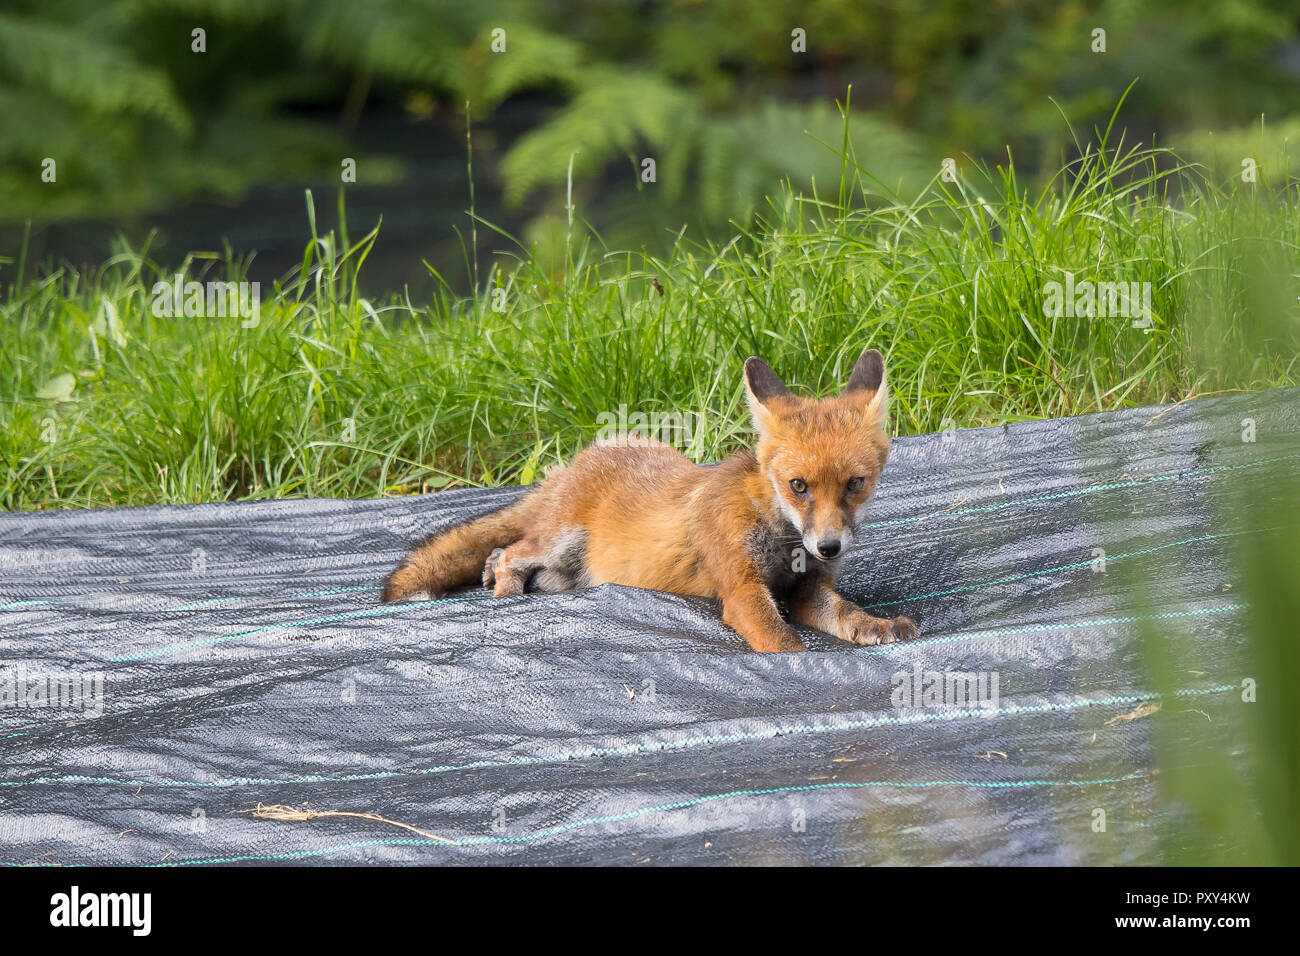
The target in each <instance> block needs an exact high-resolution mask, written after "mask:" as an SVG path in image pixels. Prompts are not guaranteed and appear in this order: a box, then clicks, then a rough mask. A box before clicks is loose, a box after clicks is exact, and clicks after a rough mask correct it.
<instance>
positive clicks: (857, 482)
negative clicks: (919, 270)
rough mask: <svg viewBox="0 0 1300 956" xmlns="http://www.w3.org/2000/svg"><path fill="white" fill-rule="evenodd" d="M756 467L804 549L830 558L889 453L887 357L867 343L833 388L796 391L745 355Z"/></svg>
mask: <svg viewBox="0 0 1300 956" xmlns="http://www.w3.org/2000/svg"><path fill="white" fill-rule="evenodd" d="M745 395H746V397H747V398H748V399H749V411H750V414H751V416H752V417H753V420H754V428H755V429H756V430H757V431H758V447H757V449H756V453H757V456H758V467H759V471H760V472H761V473H762V475H763V477H764V478H765V479H766V480H767V481H768V483H769V484H770V485H771V488H772V492H773V494H774V495H775V498H774V500H775V502H776V506H777V508H779V509H780V511H781V513H782V514H784V515H785V517H787V518H788V519H789V520H790V521H791V522H792V523H793V524H794V526H795V528H796V529H798V531H799V534H800V535H801V536H802V538H803V545H804V548H805V549H806V550H807V551H808V553H809V554H811V555H813V556H814V557H816V558H818V559H820V560H822V561H829V560H831V559H833V558H835V557H837V556H839V555H840V554H841V553H842V552H843V551H844V550H845V549H847V548H848V546H849V545H850V544H851V543H852V541H853V532H854V529H855V528H856V527H857V526H858V525H859V524H860V523H861V522H862V520H863V519H864V518H865V516H866V510H867V499H868V498H870V497H871V492H872V490H873V489H874V488H875V486H876V479H877V478H879V477H880V471H881V469H882V468H884V467H885V459H886V457H888V455H889V436H888V435H886V434H885V414H886V406H887V405H888V402H889V389H888V386H887V385H886V384H885V360H884V359H883V358H882V357H881V355H880V353H879V352H877V351H876V350H875V349H867V350H866V351H865V352H863V353H862V355H861V357H860V358H859V359H858V362H857V364H856V365H855V366H854V367H853V373H852V374H851V375H850V376H849V380H848V383H847V384H846V385H845V386H844V390H843V391H842V392H840V394H839V395H834V396H831V397H829V398H823V399H815V398H803V397H801V396H798V395H795V394H794V393H792V392H791V391H790V390H789V389H788V388H786V387H785V383H784V382H782V381H781V379H780V378H778V377H777V374H776V373H775V372H773V371H772V369H771V367H770V366H769V365H768V364H767V363H766V362H764V361H763V360H762V359H760V358H750V359H747V360H746V361H745Z"/></svg>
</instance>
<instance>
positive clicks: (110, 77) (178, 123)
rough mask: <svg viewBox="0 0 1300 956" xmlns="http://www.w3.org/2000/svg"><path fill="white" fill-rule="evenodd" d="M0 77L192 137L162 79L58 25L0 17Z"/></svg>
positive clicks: (182, 112) (106, 46)
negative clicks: (160, 124) (153, 119)
mask: <svg viewBox="0 0 1300 956" xmlns="http://www.w3.org/2000/svg"><path fill="white" fill-rule="evenodd" d="M0 75H4V76H8V77H9V78H11V79H12V80H13V81H15V82H16V83H17V84H18V85H20V86H24V87H29V88H32V89H36V90H40V91H44V92H46V93H48V94H49V95H50V96H52V97H54V98H56V99H59V100H62V101H64V102H66V103H69V104H72V105H74V106H79V107H82V108H85V109H90V110H93V111H95V112H97V113H101V114H112V113H124V114H127V115H137V116H153V117H156V118H157V119H160V120H162V121H163V122H165V123H167V124H168V125H169V126H171V127H172V129H174V130H176V131H177V132H178V133H181V134H183V135H188V133H189V132H190V128H191V122H190V117H189V114H188V113H187V112H186V111H185V108H184V106H182V105H181V102H180V100H179V99H177V97H176V95H175V93H174V92H173V90H172V85H171V83H170V81H169V80H168V79H167V76H166V75H165V74H163V73H162V72H160V71H158V70H155V69H152V68H150V67H147V66H143V65H141V64H139V63H136V62H134V61H133V60H132V59H131V56H130V54H129V53H126V52H125V51H123V50H120V49H117V48H116V47H113V46H111V45H109V44H106V43H102V42H100V41H98V40H94V39H91V38H90V37H89V36H87V35H85V34H83V33H80V32H77V31H76V30H74V29H70V28H68V27H64V26H62V25H56V24H53V23H50V22H48V21H45V20H39V21H38V20H28V19H23V18H20V17H15V16H11V15H9V14H0Z"/></svg>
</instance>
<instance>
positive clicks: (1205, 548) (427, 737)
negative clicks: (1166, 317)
mask: <svg viewBox="0 0 1300 956" xmlns="http://www.w3.org/2000/svg"><path fill="white" fill-rule="evenodd" d="M1251 439H1253V440H1251ZM1298 462H1300V390H1294V389H1292V390H1284V391H1274V392H1265V393H1258V394H1248V395H1233V396H1225V397H1216V398H1207V399H1201V400H1197V401H1193V402H1188V403H1185V404H1182V405H1179V406H1174V407H1170V408H1165V409H1150V408H1142V409H1131V410H1126V411H1121V412H1115V413H1105V414H1097V415H1089V416H1084V417H1078V418H1067V419H1057V420H1051V421H1043V422H1034V423H1026V424H1012V425H1009V426H1006V427H995V428H981V429H973V430H962V431H952V432H948V433H940V434H936V435H925V436H919V437H912V438H901V439H897V440H896V441H895V442H894V445H893V451H892V453H891V456H890V460H889V464H888V466H887V467H886V469H885V472H884V475H883V478H882V480H881V483H880V486H879V489H878V492H877V494H876V497H875V499H874V505H873V508H872V513H871V516H870V519H869V522H868V524H867V525H866V526H865V527H864V528H863V529H862V530H861V531H860V534H859V538H858V543H857V545H856V546H855V548H854V549H853V551H852V552H851V553H850V555H849V557H848V558H847V559H846V562H845V572H844V575H843V577H842V579H841V582H840V587H841V591H842V592H843V593H845V594H846V595H847V596H848V597H850V598H851V599H853V600H855V601H857V602H859V603H861V604H863V605H866V606H869V607H871V608H874V609H875V610H876V611H877V612H878V613H881V614H889V615H893V614H908V615H911V616H913V617H915V618H916V619H917V620H918V621H919V622H920V625H921V637H920V638H919V639H917V640H916V641H913V642H910V643H906V644H895V645H889V646H883V647H876V648H857V647H853V646H850V645H846V644H842V643H840V642H838V641H836V640H834V639H832V638H829V637H826V636H824V635H817V634H814V633H812V632H806V631H805V632H804V638H805V641H806V643H808V645H809V646H810V648H811V649H812V652H811V653H807V654H770V655H764V654H757V653H754V652H752V651H750V650H749V649H748V647H747V646H746V645H745V644H744V642H743V641H741V639H740V638H739V637H738V636H737V635H735V634H734V633H732V632H731V631H729V630H728V629H727V628H726V627H725V626H724V625H723V624H722V622H721V620H720V612H719V607H718V606H717V605H716V604H715V603H712V602H710V601H705V600H699V599H691V598H683V597H676V596H673V595H669V594H661V593H656V592H649V591H639V590H635V589H631V588H623V587H610V586H606V587H599V588H595V589H591V590H585V591H578V592H573V593H568V594H559V595H525V596H522V597H517V598H506V599H494V598H490V597H488V596H487V595H486V593H485V592H482V591H478V590H474V591H467V592H465V593H463V594H458V595H455V596H452V597H450V598H447V599H444V600H441V601H434V602H423V603H411V604H399V605H384V604H381V603H380V602H379V586H380V584H381V582H382V580H383V578H384V576H385V575H386V574H387V572H388V571H389V570H391V568H392V567H393V566H394V565H395V564H396V562H397V561H398V560H399V558H401V556H402V555H403V553H404V551H405V550H406V547H407V546H408V544H409V543H410V542H411V541H412V540H413V539H416V538H418V537H422V536H423V535H425V534H428V533H430V532H432V531H435V530H437V529H439V528H443V527H446V526H447V525H450V524H452V523H455V522H459V521H462V520H464V519H466V518H468V517H471V516H474V515H477V514H479V513H482V512H484V511H487V510H490V509H493V508H496V507H499V506H501V505H503V504H505V503H506V502H509V501H510V500H512V499H513V498H514V497H515V496H516V495H517V494H519V490H518V489H514V488H503V489H495V490H468V491H453V492H444V493H438V494H430V495H423V496H416V497H409V498H400V499H388V500H367V501H346V500H293V501H266V502H255V503H244V504H214V505H199V506H187V507H148V508H123V509H108V510H101V511H82V512H78V511H67V512H53V513H11V514H5V515H0V701H2V702H3V707H0V757H2V759H0V764H2V772H0V861H3V862H4V863H6V864H10V865H15V866H21V865H27V864H45V865H69V864H144V865H164V866H173V865H181V866H193V865H203V864H220V863H242V864H253V863H304V864H340V863H346V864H357V863H366V862H370V863H421V864H423V863H428V864H433V863H438V864H442V863H456V864H488V863H519V864H551V863H583V864H592V863H602V864H637V863H641V864H649V865H654V864H684V863H709V862H719V863H724V862H725V863H737V864H741V863H743V864H761V863H791V864H798V863H847V864H857V863H948V864H960V863H979V864H1007V863H1014V864H1039V863H1061V864H1066V863H1071V864H1072V863H1081V864H1138V863H1159V862H1161V861H1162V860H1166V859H1168V858H1169V855H1170V854H1171V853H1172V852H1173V851H1176V850H1177V848H1178V847H1179V845H1180V841H1181V840H1182V834H1183V830H1182V823H1181V822H1180V818H1179V816H1178V814H1177V813H1176V812H1174V811H1173V810H1172V809H1171V808H1170V805H1169V803H1168V801H1166V800H1164V799H1162V798H1161V796H1160V791H1159V786H1160V781H1159V779H1158V777H1157V776H1155V775H1153V771H1154V770H1155V768H1156V756H1155V752H1154V750H1153V746H1152V736H1153V726H1154V720H1152V719H1148V717H1147V714H1149V712H1150V711H1151V709H1152V706H1153V705H1154V704H1156V703H1161V704H1162V705H1163V711H1164V712H1165V713H1163V714H1162V717H1161V719H1166V718H1167V719H1168V720H1169V724H1170V727H1171V728H1172V731H1171V732H1172V733H1174V734H1175V735H1176V736H1177V738H1178V739H1179V741H1181V743H1183V744H1186V745H1189V746H1190V747H1191V749H1193V750H1196V749H1201V750H1214V751H1216V752H1218V751H1222V752H1224V753H1228V752H1234V753H1235V754H1236V756H1235V757H1234V758H1233V759H1237V760H1239V761H1241V766H1239V767H1238V766H1224V767H1222V768H1221V772H1222V773H1225V774H1233V773H1238V772H1243V769H1244V768H1245V767H1246V766H1247V763H1248V761H1249V758H1250V754H1249V753H1246V752H1243V747H1242V746H1241V745H1239V742H1240V741H1241V740H1245V739H1246V738H1245V736H1244V735H1243V734H1242V721H1243V717H1242V710H1243V707H1244V706H1246V705H1244V704H1243V703H1242V690H1241V682H1242V680H1243V677H1246V676H1248V674H1249V671H1248V670H1246V668H1247V663H1246V655H1247V651H1248V635H1247V633H1246V629H1245V624H1244V620H1245V618H1244V614H1243V603H1242V602H1243V597H1242V595H1241V593H1240V590H1241V589H1240V587H1237V586H1235V585H1236V584H1237V582H1236V580H1235V577H1234V573H1233V570H1232V565H1231V555H1232V549H1233V547H1234V546H1235V543H1236V542H1237V541H1239V540H1240V538H1241V536H1243V535H1249V534H1267V533H1275V532H1271V531H1269V530H1268V529H1261V528H1253V527H1246V526H1245V524H1244V523H1243V522H1242V521H1241V520H1238V518H1239V517H1240V515H1239V514H1238V512H1239V511H1240V504H1239V502H1240V497H1239V493H1240V490H1241V487H1242V484H1243V482H1244V481H1245V480H1246V479H1248V478H1249V481H1250V483H1251V485H1252V487H1255V488H1258V489H1263V490H1262V491H1260V492H1258V493H1259V494H1267V489H1268V488H1269V487H1270V485H1272V484H1275V483H1276V482H1275V479H1278V478H1279V477H1281V476H1282V475H1284V474H1287V473H1290V472H1293V471H1294V469H1295V468H1296V467H1297V463H1298ZM1234 509H1236V511H1234ZM700 533H702V534H708V533H710V532H709V529H700ZM1143 628H1147V629H1148V632H1150V629H1154V632H1155V633H1157V634H1159V635H1162V636H1164V637H1168V638H1169V639H1171V640H1172V639H1173V637H1174V636H1177V637H1178V638H1179V640H1181V641H1183V642H1185V643H1184V644H1183V646H1191V647H1193V648H1195V651H1196V653H1195V662H1194V663H1193V662H1188V663H1187V666H1186V667H1179V668H1178V669H1177V673H1178V676H1179V679H1180V681H1181V686H1179V687H1178V688H1177V691H1176V693H1173V694H1170V693H1166V694H1165V695H1164V697H1160V696H1159V695H1158V694H1157V692H1156V690H1155V688H1154V687H1153V685H1152V682H1151V679H1150V677H1149V676H1148V675H1147V674H1146V673H1145V670H1144V666H1143V657H1142V654H1141V646H1140V645H1141V637H1140V634H1141V633H1143ZM1186 642H1190V644H1189V643H1186ZM936 672H937V673H939V674H942V675H944V680H943V682H942V687H939V685H937V684H936V683H935V681H934V680H933V679H932V677H933V673H936ZM953 675H958V676H956V677H954V676H953ZM959 675H970V676H971V682H970V683H969V684H966V683H965V678H962V677H960V676H959ZM981 677H982V678H983V683H980V682H979V680H980V678H981ZM995 680H996V683H994V681H995ZM927 688H928V690H929V691H930V692H931V693H930V696H929V697H927V696H926V695H925V693H924V691H925V690H926V689H927ZM963 689H964V690H967V691H970V692H972V696H973V699H970V698H967V699H965V700H962V699H959V697H958V692H960V691H962V690H963ZM914 691H915V694H913V692H914ZM1170 698H1172V699H1170ZM900 705H902V706H900ZM1184 749H1187V748H1184ZM259 804H261V805H263V806H264V807H265V806H274V805H281V806H282V807H292V808H295V809H297V810H299V811H309V813H299V814H292V813H290V814H289V816H290V817H296V818H292V819H275V818H268V817H266V816H259V815H257V814H255V813H252V812H249V811H251V810H254V809H255V808H257V807H258V806H259ZM1098 810H1101V811H1103V812H1104V814H1105V824H1106V825H1105V828H1104V830H1103V829H1101V828H1099V826H1098V819H1099V816H1098V813H1097V811H1098ZM315 813H323V814H324V815H320V816H312V815H310V814H315ZM338 814H344V815H338ZM347 814H364V815H368V816H352V815H347ZM304 817H306V818H304ZM380 818H382V819H380ZM399 824H400V825H399Z"/></svg>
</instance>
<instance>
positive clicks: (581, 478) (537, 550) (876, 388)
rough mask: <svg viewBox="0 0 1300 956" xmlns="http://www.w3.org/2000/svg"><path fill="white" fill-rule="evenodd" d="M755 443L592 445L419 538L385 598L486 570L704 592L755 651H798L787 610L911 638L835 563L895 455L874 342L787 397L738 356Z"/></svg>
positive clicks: (845, 628)
mask: <svg viewBox="0 0 1300 956" xmlns="http://www.w3.org/2000/svg"><path fill="white" fill-rule="evenodd" d="M745 395H746V397H747V398H748V400H749V409H750V414H751V416H752V418H753V422H754V428H755V429H756V430H757V431H758V446H757V448H756V449H755V450H754V451H743V452H739V453H737V454H734V455H732V456H731V457H729V458H727V459H726V460H725V461H723V462H722V463H721V464H718V465H715V466H703V465H696V464H693V463H692V462H691V461H690V460H689V459H688V458H686V456H685V455H683V454H681V453H680V452H678V451H677V450H675V449H673V448H670V447H669V446H667V445H664V444H660V443H659V442H655V441H650V440H648V439H646V440H636V441H634V442H633V443H632V444H631V445H629V444H627V443H623V444H619V445H613V444H600V443H597V444H594V445H590V446H588V447H587V448H585V449H584V450H583V451H582V452H581V453H580V454H579V455H578V456H577V457H576V458H575V459H574V460H573V463H572V464H570V465H569V466H567V467H564V468H559V469H556V470H554V471H552V472H550V473H549V474H548V475H547V476H546V479H545V481H543V483H542V484H541V485H540V486H539V487H538V488H536V489H534V490H532V491H530V492H529V493H528V494H527V495H525V496H524V497H523V498H522V499H521V500H519V501H517V502H516V503H514V504H512V505H509V506H508V507H506V508H503V509H501V510H500V511H496V512H493V513H491V514H488V515H485V516H484V517H481V518H478V519H476V520H474V521H470V522H469V523H467V524H463V525H460V526H459V527H455V528H451V529H449V530H447V531H443V532H441V533H439V534H436V535H434V536H432V537H431V538H429V539H427V540H426V541H424V542H423V543H422V544H420V545H418V546H417V547H416V548H415V549H414V550H413V551H411V553H410V554H409V555H408V556H407V558H406V560H405V561H404V562H403V563H402V565H401V567H399V568H398V569H397V570H396V571H394V572H393V573H392V575H391V576H390V577H389V578H388V581H387V583H386V584H385V586H384V595H383V599H384V600H385V601H399V600H403V599H409V598H430V597H437V596H439V595H441V594H443V593H445V592H446V591H448V590H450V589H451V588H455V587H459V586H461V585H465V584H469V583H471V582H473V581H477V580H479V579H480V578H481V579H482V581H483V584H484V586H486V587H490V588H492V589H493V592H494V593H495V594H496V595H497V596H498V597H501V596H504V595H511V594H523V593H524V592H525V591H543V592H555V591H569V590H573V589H575V588H587V587H594V586H596V585H598V584H624V585H628V586H630V587H637V588H651V589H654V590H658V591H670V592H672V593H674V594H687V595H698V596H700V597H707V598H714V599H717V600H720V601H721V602H722V619H723V620H724V621H725V622H726V623H727V624H728V625H730V626H731V627H732V628H734V629H735V630H736V631H737V632H739V634H740V636H741V637H743V638H744V639H745V640H746V641H748V642H749V644H750V646H751V647H753V648H754V650H756V651H802V650H806V648H805V647H804V646H803V644H802V643H801V642H800V641H799V637H798V635H797V634H796V632H795V629H794V628H793V627H792V626H791V625H790V624H789V623H787V622H786V621H785V619H784V618H783V617H782V616H781V612H780V610H779V608H778V602H783V603H785V604H786V605H787V607H788V609H789V613H790V616H791V618H792V619H793V620H794V621H795V622H797V623H800V624H806V625H808V626H809V627H813V628H816V629H817V630H820V631H825V632H827V633H828V634H833V635H834V636H836V637H838V638H840V639H841V640H845V641H851V642H852V643H854V644H880V643H885V642H889V641H896V640H900V639H906V638H910V637H915V636H916V633H917V628H916V624H914V623H913V622H912V621H911V620H910V619H908V618H905V617H896V618H893V619H892V620H891V619H888V618H879V617H873V616H872V615H870V614H868V613H867V612H866V611H864V610H862V609H861V608H859V607H858V606H856V605H855V604H852V603H851V602H849V601H847V600H845V599H844V598H842V597H841V596H840V595H839V594H837V593H836V591H835V580H836V578H837V577H838V576H839V570H840V561H841V560H842V559H843V555H844V552H845V550H846V549H847V548H848V546H849V545H850V543H852V541H853V533H854V529H855V528H856V527H857V526H858V525H859V524H860V523H861V522H862V520H863V518H864V517H865V514H866V507H867V499H868V498H869V497H870V496H871V492H872V490H873V489H874V488H875V484H876V479H877V478H879V477H880V470H881V469H882V468H884V467H885V458H886V456H888V454H889V438H888V436H887V435H886V434H885V415H886V406H887V403H888V387H887V385H886V383H885V363H884V359H882V358H881V356H880V353H879V352H877V351H876V350H875V349H868V350H867V351H865V352H863V353H862V357H861V358H859V359H858V362H857V365H855V366H854V368H853V373H852V374H851V375H850V376H849V381H848V384H846V385H845V386H844V391H843V392H841V393H840V394H839V395H836V396H833V397H830V398H824V399H821V400H818V399H812V398H802V397H800V396H797V395H794V394H793V393H792V392H791V391H790V390H789V389H788V388H786V387H785V384H784V383H783V382H782V381H781V379H779V378H778V377H777V375H776V373H775V372H773V371H772V369H771V368H770V367H769V366H768V365H767V364H766V363H765V362H764V361H763V360H762V359H759V358H750V359H748V360H747V361H746V362H745Z"/></svg>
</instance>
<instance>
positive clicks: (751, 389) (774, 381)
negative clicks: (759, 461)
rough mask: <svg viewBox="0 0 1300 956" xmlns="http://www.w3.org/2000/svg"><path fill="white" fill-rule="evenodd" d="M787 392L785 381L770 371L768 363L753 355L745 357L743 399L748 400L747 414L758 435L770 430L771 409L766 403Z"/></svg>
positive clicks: (788, 392)
mask: <svg viewBox="0 0 1300 956" xmlns="http://www.w3.org/2000/svg"><path fill="white" fill-rule="evenodd" d="M789 394H790V390H789V389H788V388H786V387H785V382H783V381H781V379H780V377H779V376H778V375H777V374H776V372H773V371H772V367H771V366H770V365H768V364H767V363H766V362H764V361H763V360H762V359H761V358H758V357H757V356H754V355H751V356H750V357H749V358H747V359H745V399H746V400H747V401H748V402H749V415H750V417H751V418H752V419H753V420H754V427H755V428H756V429H758V433H759V434H760V435H763V434H766V433H768V432H769V431H771V430H772V411H771V410H770V409H769V408H768V407H767V403H768V402H770V401H771V400H772V399H774V398H779V397H781V396H783V395H789Z"/></svg>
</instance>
